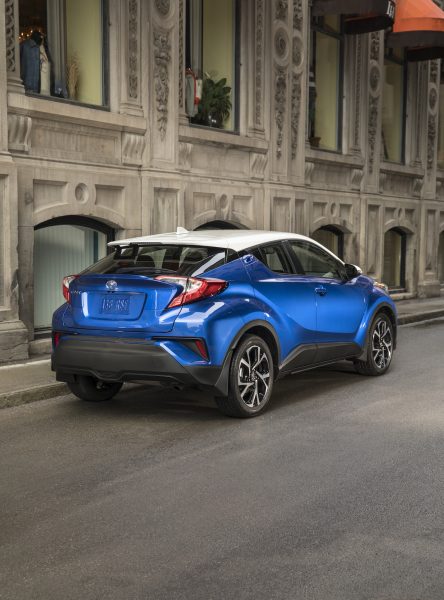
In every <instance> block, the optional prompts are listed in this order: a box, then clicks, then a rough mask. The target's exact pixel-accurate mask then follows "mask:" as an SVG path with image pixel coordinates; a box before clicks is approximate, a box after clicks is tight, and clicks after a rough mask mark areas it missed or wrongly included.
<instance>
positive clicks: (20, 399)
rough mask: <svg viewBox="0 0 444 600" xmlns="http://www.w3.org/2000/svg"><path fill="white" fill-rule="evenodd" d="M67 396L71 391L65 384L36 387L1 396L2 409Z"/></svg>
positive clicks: (58, 383) (0, 404)
mask: <svg viewBox="0 0 444 600" xmlns="http://www.w3.org/2000/svg"><path fill="white" fill-rule="evenodd" d="M65 394H69V390H68V388H67V387H66V384H65V383H61V382H56V383H48V384H44V385H35V386H33V387H30V388H26V389H24V390H16V391H13V392H6V393H4V394H0V409H1V408H12V407H13V406H20V405H22V404H29V403H30V402H36V401H37V400H48V398H55V397H56V396H62V395H65Z"/></svg>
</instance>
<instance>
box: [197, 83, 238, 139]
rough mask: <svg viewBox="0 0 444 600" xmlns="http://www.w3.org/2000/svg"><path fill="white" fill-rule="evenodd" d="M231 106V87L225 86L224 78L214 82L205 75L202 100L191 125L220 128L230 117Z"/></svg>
mask: <svg viewBox="0 0 444 600" xmlns="http://www.w3.org/2000/svg"><path fill="white" fill-rule="evenodd" d="M231 106H232V105H231V87H229V86H227V80H226V78H223V79H219V81H215V80H214V79H212V78H211V77H210V76H209V75H207V74H205V76H204V78H203V82H202V98H201V101H200V102H199V108H198V112H197V115H196V116H195V117H194V118H193V119H192V120H193V123H197V124H199V125H210V126H211V127H219V128H222V127H223V126H224V122H225V121H226V120H227V119H228V117H229V116H230V112H231Z"/></svg>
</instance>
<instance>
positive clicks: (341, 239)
mask: <svg viewBox="0 0 444 600" xmlns="http://www.w3.org/2000/svg"><path fill="white" fill-rule="evenodd" d="M317 231H327V232H329V233H332V234H334V235H335V236H336V237H337V240H338V254H337V256H338V258H340V259H341V260H342V261H343V260H344V247H345V242H344V236H345V234H344V232H343V231H341V230H340V229H338V228H337V227H336V226H335V225H323V226H322V227H318V229H315V231H313V234H312V235H311V236H310V237H313V235H314V234H315V233H316V232H317ZM315 241H317V240H315ZM318 243H319V244H320V243H321V242H318ZM333 254H334V253H333Z"/></svg>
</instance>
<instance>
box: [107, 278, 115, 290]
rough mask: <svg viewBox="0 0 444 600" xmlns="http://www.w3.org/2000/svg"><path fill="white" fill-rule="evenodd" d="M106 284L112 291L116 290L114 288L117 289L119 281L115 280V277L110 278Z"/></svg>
mask: <svg viewBox="0 0 444 600" xmlns="http://www.w3.org/2000/svg"><path fill="white" fill-rule="evenodd" d="M105 286H106V289H107V290H109V291H110V292H114V290H116V289H117V281H114V279H110V280H109V281H107V282H106V284H105Z"/></svg>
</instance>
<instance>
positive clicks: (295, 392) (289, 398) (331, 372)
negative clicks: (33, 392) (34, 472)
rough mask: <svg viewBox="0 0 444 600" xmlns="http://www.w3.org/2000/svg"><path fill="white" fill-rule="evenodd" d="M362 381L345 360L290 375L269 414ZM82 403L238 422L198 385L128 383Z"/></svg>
mask: <svg viewBox="0 0 444 600" xmlns="http://www.w3.org/2000/svg"><path fill="white" fill-rule="evenodd" d="M360 382H362V376H359V375H357V373H356V371H355V370H354V368H353V365H351V364H350V363H346V362H342V363H337V364H336V365H333V366H330V367H324V368H321V369H314V370H312V371H306V372H304V373H299V374H296V375H291V376H288V377H286V378H284V379H282V380H279V381H277V382H276V383H275V386H274V390H273V398H272V401H271V403H270V407H269V411H267V413H266V414H269V412H270V411H276V410H282V409H284V408H286V407H288V406H294V405H298V404H302V403H307V402H313V401H316V400H322V401H323V402H325V401H326V400H328V398H329V397H330V393H331V392H332V391H334V390H338V389H341V388H344V390H345V389H348V388H349V387H350V386H353V385H360ZM81 406H82V409H81V413H82V414H84V415H85V414H88V415H90V414H97V413H100V414H101V415H102V416H105V415H109V416H112V417H116V416H118V417H119V418H125V419H133V418H141V417H149V418H150V419H151V420H155V421H156V422H161V421H163V422H166V421H168V422H171V421H173V420H177V421H179V420H192V421H222V422H225V423H226V422H227V420H229V421H232V422H234V423H235V422H238V420H237V419H233V420H230V419H227V418H226V417H225V416H224V415H222V414H221V413H220V412H219V411H218V410H217V407H216V404H215V402H214V398H213V396H212V395H211V393H208V392H204V391H202V390H199V389H197V388H190V387H188V388H183V389H178V388H176V387H174V386H161V385H158V384H151V383H144V384H131V385H128V386H125V387H124V388H123V389H122V391H121V392H120V393H119V394H118V395H117V396H116V397H115V398H114V399H113V400H111V401H110V402H103V403H98V404H96V403H86V402H85V403H81ZM76 412H77V413H78V412H79V411H78V410H76Z"/></svg>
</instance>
